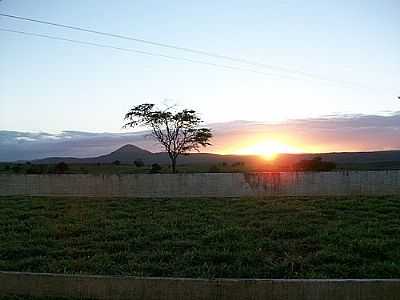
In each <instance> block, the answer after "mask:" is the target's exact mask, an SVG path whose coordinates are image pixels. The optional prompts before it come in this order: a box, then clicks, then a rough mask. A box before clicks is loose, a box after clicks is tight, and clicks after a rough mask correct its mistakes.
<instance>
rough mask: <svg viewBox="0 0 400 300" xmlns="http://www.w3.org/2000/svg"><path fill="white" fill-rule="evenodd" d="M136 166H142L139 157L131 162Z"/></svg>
mask: <svg viewBox="0 0 400 300" xmlns="http://www.w3.org/2000/svg"><path fill="white" fill-rule="evenodd" d="M133 163H134V164H135V166H136V167H137V168H141V167H144V162H143V160H142V159H141V158H138V159H135V161H134V162H133Z"/></svg>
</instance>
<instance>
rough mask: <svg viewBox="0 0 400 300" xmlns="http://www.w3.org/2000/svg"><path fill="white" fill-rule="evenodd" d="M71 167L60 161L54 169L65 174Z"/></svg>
mask: <svg viewBox="0 0 400 300" xmlns="http://www.w3.org/2000/svg"><path fill="white" fill-rule="evenodd" d="M68 169H69V167H68V165H67V164H66V163H65V162H63V161H62V162H60V163H58V164H56V166H55V168H54V170H55V172H56V173H57V174H64V173H65V172H66V171H68Z"/></svg>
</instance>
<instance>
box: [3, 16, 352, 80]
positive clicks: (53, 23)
mask: <svg viewBox="0 0 400 300" xmlns="http://www.w3.org/2000/svg"><path fill="white" fill-rule="evenodd" d="M0 16H2V17H7V18H12V19H17V20H22V21H28V22H34V23H40V24H45V25H50V26H55V27H61V28H66V29H71V30H77V31H83V32H88V33H93V34H97V35H102V36H108V37H113V38H119V39H124V40H130V41H135V42H139V43H144V44H148V45H152V46H158V47H164V48H170V49H174V50H180V51H185V52H190V53H194V54H200V55H205V56H209V57H213V58H218V59H225V60H229V61H232V62H238V63H242V64H247V65H251V66H255V67H259V68H267V69H271V70H275V71H279V72H285V73H292V74H297V75H301V76H306V77H309V78H312V79H317V80H321V81H331V82H335V83H339V84H346V85H356V84H354V83H350V82H345V81H341V80H334V79H328V78H323V77H321V76H318V75H315V74H311V73H307V72H303V71H299V70H292V69H289V68H285V67H280V66H274V65H269V64H264V63H260V62H255V61H250V60H247V59H242V58H236V57H232V56H228V55H223V54H218V53H212V52H207V51H204V50H197V49H193V48H187V47H180V46H176V45H172V44H166V43H160V42H155V41H151V40H145V39H140V38H135V37H131V36H126V35H122V34H115V33H109V32H103V31H98V30H93V29H88V28H83V27H79V26H72V25H66V24H61V23H55V22H48V21H43V20H38V19H32V18H26V17H21V16H16V15H10V14H3V13H0Z"/></svg>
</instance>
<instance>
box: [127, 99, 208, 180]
mask: <svg viewBox="0 0 400 300" xmlns="http://www.w3.org/2000/svg"><path fill="white" fill-rule="evenodd" d="M125 121H126V123H125V125H124V127H125V128H127V127H137V126H145V127H148V128H150V129H151V135H152V136H153V137H154V138H155V139H156V140H157V141H158V142H159V143H160V144H161V145H162V146H163V147H164V149H165V151H166V152H167V153H168V156H169V158H170V160H171V168H172V172H173V173H176V160H177V158H178V157H179V155H181V154H188V153H189V152H191V151H199V148H200V146H203V147H206V146H209V145H211V144H210V142H209V140H210V139H211V137H212V134H211V130H210V129H209V128H200V127H199V126H200V123H201V122H202V121H201V119H200V117H199V116H198V115H197V113H196V111H194V110H188V109H184V110H182V111H178V112H174V111H172V110H171V108H167V109H165V110H157V109H155V107H154V104H149V103H145V104H141V105H137V106H135V107H133V108H132V109H131V110H130V111H129V112H128V113H127V114H126V115H125Z"/></svg>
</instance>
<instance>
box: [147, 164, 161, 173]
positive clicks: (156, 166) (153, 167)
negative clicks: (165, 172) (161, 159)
mask: <svg viewBox="0 0 400 300" xmlns="http://www.w3.org/2000/svg"><path fill="white" fill-rule="evenodd" d="M161 169H162V167H161V166H160V165H159V164H152V165H151V170H150V173H159V172H160V171H161Z"/></svg>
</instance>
